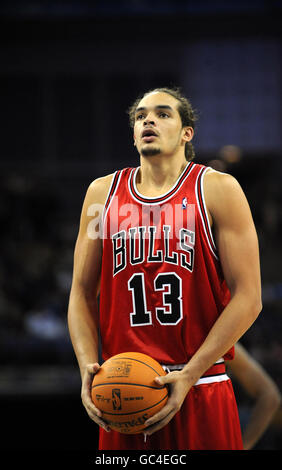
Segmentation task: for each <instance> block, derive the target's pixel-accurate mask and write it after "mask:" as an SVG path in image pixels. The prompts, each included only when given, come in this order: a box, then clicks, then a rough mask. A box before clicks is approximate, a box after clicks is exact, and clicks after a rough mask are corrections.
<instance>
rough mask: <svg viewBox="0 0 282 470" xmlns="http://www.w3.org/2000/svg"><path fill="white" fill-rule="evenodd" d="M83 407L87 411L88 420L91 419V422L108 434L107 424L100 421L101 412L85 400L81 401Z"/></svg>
mask: <svg viewBox="0 0 282 470" xmlns="http://www.w3.org/2000/svg"><path fill="white" fill-rule="evenodd" d="M83 405H84V407H85V409H86V411H87V414H88V416H89V418H90V419H92V421H94V422H95V423H96V424H98V425H99V426H101V427H102V428H103V429H105V431H107V432H109V431H110V427H109V426H108V424H107V422H106V421H104V420H103V419H102V416H103V413H102V411H101V410H99V409H98V408H96V406H95V405H94V404H93V402H92V401H90V400H88V399H85V400H84V401H83Z"/></svg>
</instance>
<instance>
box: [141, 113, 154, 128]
mask: <svg viewBox="0 0 282 470" xmlns="http://www.w3.org/2000/svg"><path fill="white" fill-rule="evenodd" d="M143 124H144V126H148V125H151V126H154V125H155V120H154V118H153V116H152V115H151V114H148V115H147V116H146V119H144V121H143Z"/></svg>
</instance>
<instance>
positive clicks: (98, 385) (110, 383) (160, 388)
mask: <svg viewBox="0 0 282 470" xmlns="http://www.w3.org/2000/svg"><path fill="white" fill-rule="evenodd" d="M102 385H109V386H112V385H136V386H137V387H145V388H151V389H153V390H163V389H164V388H165V387H166V386H165V385H163V386H162V387H153V386H152V385H143V384H136V383H133V382H103V383H100V384H97V385H92V387H91V389H92V388H96V387H101V386H102Z"/></svg>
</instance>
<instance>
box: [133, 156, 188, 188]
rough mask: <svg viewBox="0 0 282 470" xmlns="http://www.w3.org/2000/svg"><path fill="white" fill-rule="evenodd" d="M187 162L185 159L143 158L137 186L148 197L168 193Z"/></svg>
mask: <svg viewBox="0 0 282 470" xmlns="http://www.w3.org/2000/svg"><path fill="white" fill-rule="evenodd" d="M186 165H187V160H186V159H185V157H184V156H183V158H177V159H174V158H173V157H172V158H162V157H161V156H159V155H157V156H154V157H142V156H141V160H140V170H139V172H138V175H137V180H136V184H137V187H138V190H139V191H140V192H141V193H142V194H144V195H146V194H148V195H151V196H154V195H157V194H162V193H165V192H166V191H168V190H169V189H170V188H171V187H172V186H173V185H174V184H175V182H176V181H177V179H178V178H179V176H180V175H181V173H182V172H183V170H184V168H185V167H186Z"/></svg>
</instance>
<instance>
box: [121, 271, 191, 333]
mask: <svg viewBox="0 0 282 470" xmlns="http://www.w3.org/2000/svg"><path fill="white" fill-rule="evenodd" d="M128 288H129V289H130V290H131V294H132V304H133V312H132V313H130V323H131V326H141V325H152V324H153V323H152V312H150V311H148V309H147V299H146V289H145V278H144V273H136V274H133V276H132V277H131V278H130V279H129V281H128ZM154 291H155V292H157V291H162V303H163V306H162V307H156V308H155V314H156V319H157V321H158V322H159V323H160V324H161V325H177V323H179V322H180V321H181V320H182V318H183V312H182V279H181V278H180V277H179V276H178V275H177V274H175V273H159V274H158V275H157V276H156V277H155V279H154ZM121 295H122V294H121Z"/></svg>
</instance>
